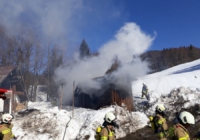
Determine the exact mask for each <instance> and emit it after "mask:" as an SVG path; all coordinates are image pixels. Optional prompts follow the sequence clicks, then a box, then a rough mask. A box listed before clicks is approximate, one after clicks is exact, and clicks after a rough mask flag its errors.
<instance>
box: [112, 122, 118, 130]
mask: <svg viewBox="0 0 200 140" xmlns="http://www.w3.org/2000/svg"><path fill="white" fill-rule="evenodd" d="M112 123H113V126H114V127H116V128H117V129H119V125H118V124H117V123H116V122H115V121H113V122H112Z"/></svg>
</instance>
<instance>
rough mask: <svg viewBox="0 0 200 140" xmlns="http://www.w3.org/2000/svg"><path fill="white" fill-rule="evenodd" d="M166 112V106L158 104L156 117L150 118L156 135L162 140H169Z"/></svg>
mask: <svg viewBox="0 0 200 140" xmlns="http://www.w3.org/2000/svg"><path fill="white" fill-rule="evenodd" d="M164 111H165V107H164V105H162V104H158V105H157V106H156V109H155V113H156V115H155V116H154V117H152V116H151V117H150V121H151V126H152V128H153V129H154V133H155V134H157V135H158V137H159V139H160V140H167V136H168V132H167V131H168V125H167V121H166V118H165V112H164Z"/></svg>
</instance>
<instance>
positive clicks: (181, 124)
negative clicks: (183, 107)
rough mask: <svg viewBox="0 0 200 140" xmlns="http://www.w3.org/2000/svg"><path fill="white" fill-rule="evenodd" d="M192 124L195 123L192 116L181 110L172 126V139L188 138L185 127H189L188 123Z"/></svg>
mask: <svg viewBox="0 0 200 140" xmlns="http://www.w3.org/2000/svg"><path fill="white" fill-rule="evenodd" d="M192 124H195V119H194V116H193V115H192V114H191V113H189V112H187V111H183V112H181V113H180V114H179V116H178V117H177V119H176V123H175V124H174V126H173V129H174V138H173V140H190V136H189V132H188V130H187V128H188V127H190V125H192Z"/></svg>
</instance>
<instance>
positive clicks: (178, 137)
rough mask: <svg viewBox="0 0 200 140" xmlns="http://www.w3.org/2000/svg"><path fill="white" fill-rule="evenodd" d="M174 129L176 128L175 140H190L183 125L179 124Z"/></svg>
mask: <svg viewBox="0 0 200 140" xmlns="http://www.w3.org/2000/svg"><path fill="white" fill-rule="evenodd" d="M173 128H174V139H173V140H190V136H189V133H188V130H187V129H186V128H185V127H184V126H183V125H181V124H180V123H177V124H175V125H174V126H173Z"/></svg>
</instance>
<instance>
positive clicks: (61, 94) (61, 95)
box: [60, 83, 63, 109]
mask: <svg viewBox="0 0 200 140" xmlns="http://www.w3.org/2000/svg"><path fill="white" fill-rule="evenodd" d="M62 97H63V83H62V84H61V93H60V109H62Z"/></svg>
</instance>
